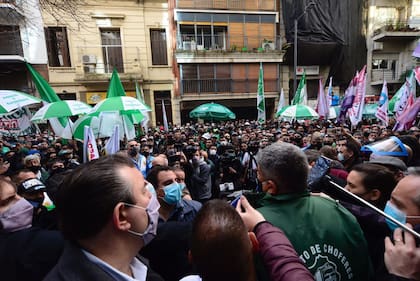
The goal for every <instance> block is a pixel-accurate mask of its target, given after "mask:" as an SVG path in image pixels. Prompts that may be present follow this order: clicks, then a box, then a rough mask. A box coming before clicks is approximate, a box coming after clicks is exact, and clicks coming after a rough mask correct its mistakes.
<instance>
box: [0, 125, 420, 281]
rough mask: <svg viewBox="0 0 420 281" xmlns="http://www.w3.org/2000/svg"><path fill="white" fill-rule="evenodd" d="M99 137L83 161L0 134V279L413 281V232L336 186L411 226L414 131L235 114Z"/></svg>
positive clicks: (418, 269) (416, 191)
mask: <svg viewBox="0 0 420 281" xmlns="http://www.w3.org/2000/svg"><path fill="white" fill-rule="evenodd" d="M106 141H107V140H105V139H98V140H97V145H98V150H99V151H101V152H102V154H103V156H101V157H100V158H99V159H96V160H92V161H90V162H88V163H81V162H82V161H81V160H80V159H83V145H82V144H81V143H79V142H76V141H75V140H64V139H61V138H59V137H55V136H54V135H53V134H52V133H50V132H48V131H45V132H43V133H40V134H37V135H33V136H19V137H6V136H3V137H2V139H1V140H0V153H1V157H0V268H1V272H2V275H1V276H2V277H1V279H2V280H170V281H171V280H183V281H193V280H206V281H207V280H247V281H251V280H316V281H321V280H378V281H379V280H381V281H387V280H407V279H409V280H410V279H412V280H420V248H419V241H420V240H419V239H418V237H416V236H414V235H413V234H411V233H409V232H407V231H404V230H403V229H401V228H400V227H399V226H398V225H396V224H395V223H394V222H392V221H391V220H389V219H387V218H385V217H383V216H382V215H380V214H378V212H375V211H374V210H373V209H372V208H371V207H370V206H369V205H366V204H364V203H363V202H360V201H359V200H355V198H353V197H352V196H349V194H347V193H346V192H344V191H343V189H344V190H347V191H349V192H351V193H352V194H355V195H357V196H358V197H359V198H362V199H363V200H365V201H367V202H369V203H370V204H372V205H373V206H375V207H376V208H378V209H380V210H382V211H383V212H385V213H386V214H387V215H389V216H391V217H393V218H394V219H396V220H397V221H399V222H400V223H402V224H405V225H406V226H407V227H408V228H411V229H413V230H414V231H416V232H417V233H420V130H419V128H418V126H413V127H412V128H410V130H408V131H405V132H398V133H397V132H393V131H392V130H390V129H389V128H386V127H383V126H380V125H378V124H374V123H373V124H372V123H369V124H368V123H366V124H363V125H361V126H359V127H358V128H353V129H352V128H348V127H346V126H338V125H335V124H333V123H331V122H329V121H322V120H319V121H304V122H288V121H282V122H278V121H274V120H273V121H269V122H267V123H265V124H258V123H257V122H256V121H252V120H251V121H249V120H237V121H226V122H218V123H211V122H208V123H187V124H185V125H179V126H178V125H173V126H171V127H170V128H169V130H168V131H165V130H164V129H163V128H161V127H159V126H158V127H156V128H149V129H144V130H143V132H142V133H141V134H140V135H139V137H137V138H136V139H132V140H128V141H124V142H121V146H120V147H121V150H120V151H119V152H117V153H116V154H113V155H105V154H106V152H105V151H104V147H105V142H106ZM322 163H327V164H328V167H327V168H328V169H324V170H323V173H320V172H319V171H320V168H321V164H322ZM331 181H332V182H334V183H336V184H338V185H339V186H341V187H342V188H338V187H336V186H335V185H334V184H331Z"/></svg>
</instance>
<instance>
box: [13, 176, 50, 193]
mask: <svg viewBox="0 0 420 281" xmlns="http://www.w3.org/2000/svg"><path fill="white" fill-rule="evenodd" d="M46 189H47V188H46V187H45V185H44V184H43V183H42V182H41V181H40V180H39V179H37V178H35V179H27V180H24V181H23V182H22V183H21V184H19V185H18V191H19V193H31V192H35V191H39V190H46Z"/></svg>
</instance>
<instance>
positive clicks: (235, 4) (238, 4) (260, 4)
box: [176, 0, 276, 11]
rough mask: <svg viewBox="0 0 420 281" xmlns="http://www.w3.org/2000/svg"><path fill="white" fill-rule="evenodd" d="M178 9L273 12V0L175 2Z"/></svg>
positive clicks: (274, 6) (274, 2)
mask: <svg viewBox="0 0 420 281" xmlns="http://www.w3.org/2000/svg"><path fill="white" fill-rule="evenodd" d="M176 7H177V8H178V9H214V10H252V11H255V10H264V11H275V10H276V1H275V0H271V1H269V0H177V1H176Z"/></svg>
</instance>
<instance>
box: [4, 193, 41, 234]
mask: <svg viewBox="0 0 420 281" xmlns="http://www.w3.org/2000/svg"><path fill="white" fill-rule="evenodd" d="M33 210H34V208H33V207H32V205H31V204H30V203H29V202H28V201H27V200H25V199H23V198H21V199H19V200H18V201H17V202H16V203H14V204H13V205H12V206H10V208H9V209H7V210H6V211H5V212H4V213H2V214H0V224H1V225H2V226H3V231H4V232H14V231H18V230H21V229H25V228H29V227H31V226H32V217H33Z"/></svg>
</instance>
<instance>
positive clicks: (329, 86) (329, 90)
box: [327, 76, 333, 106]
mask: <svg viewBox="0 0 420 281" xmlns="http://www.w3.org/2000/svg"><path fill="white" fill-rule="evenodd" d="M327 98H328V106H333V91H332V76H331V77H330V83H329V84H328V92H327Z"/></svg>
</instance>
